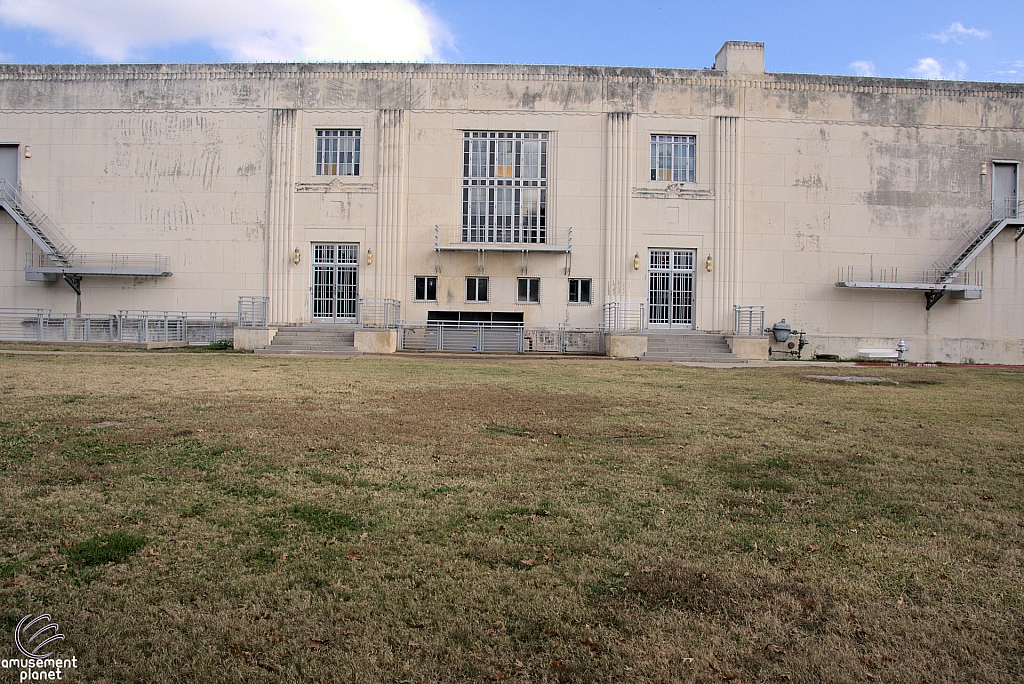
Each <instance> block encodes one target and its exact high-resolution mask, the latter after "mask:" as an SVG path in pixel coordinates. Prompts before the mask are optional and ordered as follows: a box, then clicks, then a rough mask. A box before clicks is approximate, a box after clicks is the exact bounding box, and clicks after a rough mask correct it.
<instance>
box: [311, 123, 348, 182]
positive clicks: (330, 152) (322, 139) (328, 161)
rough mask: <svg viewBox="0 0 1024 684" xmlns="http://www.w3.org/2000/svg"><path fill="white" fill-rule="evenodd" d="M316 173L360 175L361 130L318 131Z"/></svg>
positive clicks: (321, 174) (319, 174)
mask: <svg viewBox="0 0 1024 684" xmlns="http://www.w3.org/2000/svg"><path fill="white" fill-rule="evenodd" d="M316 175H318V176H358V175H359V131H358V130H334V131H317V132H316Z"/></svg>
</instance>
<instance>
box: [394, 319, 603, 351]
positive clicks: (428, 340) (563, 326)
mask: <svg viewBox="0 0 1024 684" xmlns="http://www.w3.org/2000/svg"><path fill="white" fill-rule="evenodd" d="M604 335H605V330H604V326H601V325H573V324H569V323H528V324H525V325H523V324H515V323H513V324H500V323H498V324H494V323H445V322H438V321H403V322H402V324H401V325H399V326H398V348H399V349H402V350H403V351H454V352H479V353H487V352H490V353H494V352H506V353H523V352H525V353H529V352H547V353H555V354H602V353H604Z"/></svg>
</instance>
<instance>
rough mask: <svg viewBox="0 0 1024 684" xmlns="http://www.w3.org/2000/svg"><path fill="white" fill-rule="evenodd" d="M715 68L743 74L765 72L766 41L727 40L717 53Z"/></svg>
mask: <svg viewBox="0 0 1024 684" xmlns="http://www.w3.org/2000/svg"><path fill="white" fill-rule="evenodd" d="M714 68H715V70H717V71H732V72H735V73H742V74H763V73H764V43H752V42H748V41H742V40H727V41H726V42H725V43H724V44H723V45H722V48H721V49H720V50H719V51H718V54H717V55H715V67H714Z"/></svg>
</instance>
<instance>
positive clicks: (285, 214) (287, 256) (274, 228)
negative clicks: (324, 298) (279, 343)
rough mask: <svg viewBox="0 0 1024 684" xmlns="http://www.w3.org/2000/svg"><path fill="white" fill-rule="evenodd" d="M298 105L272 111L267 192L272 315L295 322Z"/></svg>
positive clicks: (275, 318) (269, 286)
mask: <svg viewBox="0 0 1024 684" xmlns="http://www.w3.org/2000/svg"><path fill="white" fill-rule="evenodd" d="M295 118H296V112H295V110H294V109H274V110H271V112H270V163H269V174H268V175H269V179H268V180H269V192H268V193H267V233H266V236H267V237H266V241H267V287H266V289H267V296H269V297H270V311H269V313H268V318H269V320H270V321H272V322H275V323H290V322H292V303H291V300H292V298H291V294H292V269H293V267H294V265H293V264H292V250H293V249H294V246H293V244H292V242H293V239H294V235H293V230H294V228H293V225H294V221H293V210H292V193H293V191H294V188H295V130H296V127H295ZM307 256H308V255H307Z"/></svg>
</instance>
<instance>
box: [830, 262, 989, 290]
mask: <svg viewBox="0 0 1024 684" xmlns="http://www.w3.org/2000/svg"><path fill="white" fill-rule="evenodd" d="M947 273H948V272H947V271H944V270H939V269H934V268H932V269H923V270H922V269H912V268H903V269H901V268H899V267H889V268H872V267H870V266H842V267H840V268H839V274H838V281H837V282H865V283H890V284H897V283H906V284H914V285H971V286H977V287H983V286H984V284H985V273H984V271H962V272H960V273H959V274H957V275H956V276H955V277H952V278H949V277H947Z"/></svg>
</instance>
